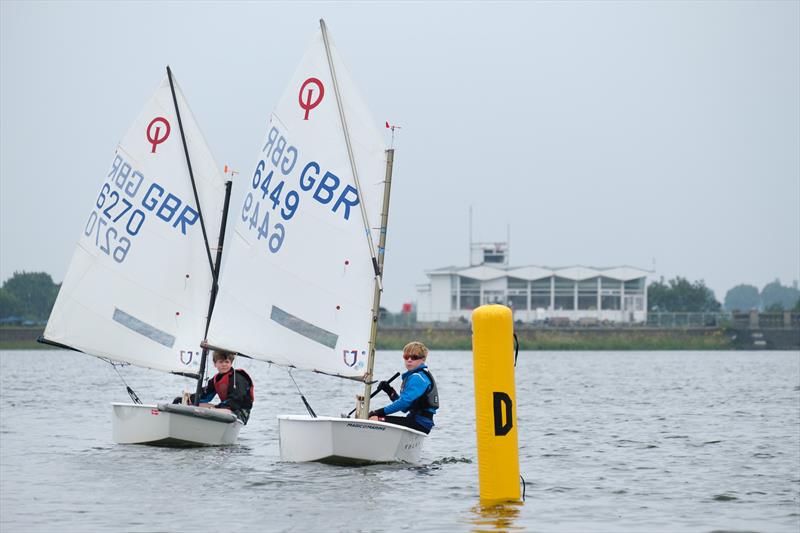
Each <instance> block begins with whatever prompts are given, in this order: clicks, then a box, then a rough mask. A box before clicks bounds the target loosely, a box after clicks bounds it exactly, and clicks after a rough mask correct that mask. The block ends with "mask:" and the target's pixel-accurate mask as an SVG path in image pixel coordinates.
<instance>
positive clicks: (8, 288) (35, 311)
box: [0, 272, 61, 324]
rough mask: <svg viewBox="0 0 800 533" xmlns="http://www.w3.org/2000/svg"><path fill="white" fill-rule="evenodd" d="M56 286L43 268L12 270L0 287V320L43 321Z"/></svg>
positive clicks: (9, 321)
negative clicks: (11, 273) (22, 270)
mask: <svg viewBox="0 0 800 533" xmlns="http://www.w3.org/2000/svg"><path fill="white" fill-rule="evenodd" d="M60 288H61V284H60V283H58V284H56V283H53V278H51V277H50V274H47V273H45V272H15V273H14V275H13V276H11V277H10V278H9V279H8V280H6V281H5V283H3V286H2V287H0V323H3V322H5V323H12V324H13V323H31V322H32V323H39V324H41V323H43V322H44V321H46V320H47V318H48V317H49V316H50V310H51V309H52V308H53V304H54V303H55V302H56V296H57V295H58V290H59V289H60Z"/></svg>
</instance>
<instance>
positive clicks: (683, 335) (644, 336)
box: [0, 324, 800, 351]
mask: <svg viewBox="0 0 800 533" xmlns="http://www.w3.org/2000/svg"><path fill="white" fill-rule="evenodd" d="M43 331H44V330H43V328H41V327H27V328H25V327H11V328H9V327H4V328H0V350H52V349H53V347H52V346H49V345H46V344H40V343H38V342H36V339H37V338H39V336H41V335H42V333H43ZM515 333H516V335H517V338H518V340H519V349H520V350H543V351H567V350H569V351H609V350H614V351H660V350H694V351H698V350H700V351H705V350H800V328H774V329H766V328H765V329H759V330H750V329H743V328H733V327H713V328H711V327H709V328H650V327H631V328H588V327H585V328H546V327H545V328H535V327H530V326H527V325H520V326H518V327H517V328H516V329H515ZM411 340H419V341H421V342H424V343H425V344H426V345H427V346H428V347H429V348H430V349H431V350H471V349H472V331H471V330H470V328H469V327H468V326H467V325H463V326H450V325H428V326H420V325H419V324H417V325H416V326H408V327H397V326H392V327H386V326H385V327H382V328H379V330H378V339H377V342H376V348H377V349H378V350H400V349H402V348H403V346H404V345H405V344H406V343H407V342H409V341H411Z"/></svg>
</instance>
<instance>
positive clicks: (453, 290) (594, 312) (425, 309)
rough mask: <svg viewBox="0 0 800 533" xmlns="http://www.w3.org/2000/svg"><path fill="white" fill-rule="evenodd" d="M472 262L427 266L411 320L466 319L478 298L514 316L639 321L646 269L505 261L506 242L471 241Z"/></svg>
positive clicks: (525, 319)
mask: <svg viewBox="0 0 800 533" xmlns="http://www.w3.org/2000/svg"><path fill="white" fill-rule="evenodd" d="M470 259H471V262H472V263H473V264H472V266H469V267H454V266H451V267H445V268H439V269H436V270H430V271H427V272H426V273H425V274H426V275H427V276H428V280H429V283H425V284H421V285H417V321H418V322H449V321H455V320H465V319H466V320H469V318H470V315H471V314H472V310H473V309H475V308H476V307H478V306H480V305H484V304H491V303H499V304H503V305H507V306H509V307H511V309H512V310H513V312H514V320H522V321H523V322H534V321H543V320H545V319H547V320H550V321H553V322H567V321H569V322H577V323H584V324H591V323H595V322H603V321H608V322H626V323H630V322H645V321H646V320H647V274H648V273H649V272H648V271H646V270H641V269H638V268H633V267H629V266H622V267H610V268H595V267H587V266H570V267H563V268H550V267H541V266H533V265H531V266H522V267H511V266H509V265H508V247H507V244H506V243H473V244H472V250H471V257H470Z"/></svg>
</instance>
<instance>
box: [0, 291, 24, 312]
mask: <svg viewBox="0 0 800 533" xmlns="http://www.w3.org/2000/svg"><path fill="white" fill-rule="evenodd" d="M22 314H23V313H22V303H21V302H20V301H19V299H18V298H17V297H16V296H14V295H13V294H11V293H10V292H8V291H7V290H5V289H3V288H0V318H6V317H10V316H22Z"/></svg>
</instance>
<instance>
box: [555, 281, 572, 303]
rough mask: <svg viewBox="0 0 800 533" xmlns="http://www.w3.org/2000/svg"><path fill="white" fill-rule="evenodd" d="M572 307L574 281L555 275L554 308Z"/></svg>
mask: <svg viewBox="0 0 800 533" xmlns="http://www.w3.org/2000/svg"><path fill="white" fill-rule="evenodd" d="M573 309H575V281H574V280H571V279H566V278H559V277H558V276H556V279H555V310H556V311H571V310H573Z"/></svg>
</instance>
